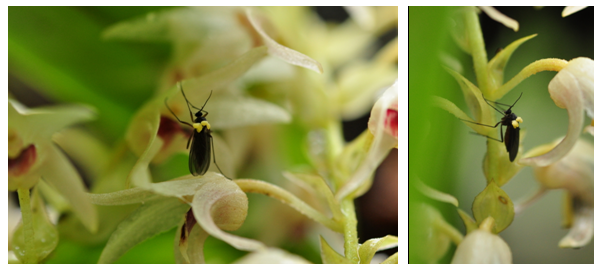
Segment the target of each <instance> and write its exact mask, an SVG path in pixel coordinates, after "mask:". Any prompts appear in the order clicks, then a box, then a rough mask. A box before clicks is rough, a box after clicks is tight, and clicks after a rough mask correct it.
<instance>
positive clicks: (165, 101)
mask: <svg viewBox="0 0 606 272" xmlns="http://www.w3.org/2000/svg"><path fill="white" fill-rule="evenodd" d="M167 101H168V97H167V98H166V99H164V105H166V108H168V110H169V111H170V113H172V114H173V116H174V117H175V118H177V120H178V121H179V122H180V123H181V124H185V125H188V126H190V127H194V126H192V125H191V124H190V123H188V122H184V121H181V119H179V117H177V115H176V114H175V113H174V112H173V110H171V109H170V107H169V106H168V102H167ZM190 114H191V112H190ZM192 122H193V120H192Z"/></svg>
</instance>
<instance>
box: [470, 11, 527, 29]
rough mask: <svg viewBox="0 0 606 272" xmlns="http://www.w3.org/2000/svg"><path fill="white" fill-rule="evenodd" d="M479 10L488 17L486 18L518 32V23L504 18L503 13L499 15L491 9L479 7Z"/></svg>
mask: <svg viewBox="0 0 606 272" xmlns="http://www.w3.org/2000/svg"><path fill="white" fill-rule="evenodd" d="M480 9H481V10H482V11H484V12H485V13H486V15H488V17H490V18H492V19H493V20H495V21H497V22H499V23H501V24H503V25H504V26H506V27H509V28H511V29H513V31H515V32H518V29H519V28H520V24H519V23H518V21H516V20H514V19H511V18H509V17H507V16H505V15H504V14H503V13H500V12H499V11H498V10H496V9H495V8H493V7H480Z"/></svg>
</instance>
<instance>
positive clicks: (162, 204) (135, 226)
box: [99, 198, 190, 263]
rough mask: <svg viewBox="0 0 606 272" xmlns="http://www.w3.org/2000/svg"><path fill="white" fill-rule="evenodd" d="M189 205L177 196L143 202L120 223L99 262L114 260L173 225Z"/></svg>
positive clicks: (179, 220) (177, 222)
mask: <svg viewBox="0 0 606 272" xmlns="http://www.w3.org/2000/svg"><path fill="white" fill-rule="evenodd" d="M189 208H190V206H189V205H187V204H185V203H183V202H181V201H180V200H179V199H177V198H161V199H157V200H153V201H149V202H146V203H144V204H143V205H141V206H140V207H139V208H138V209H137V210H135V211H134V212H133V213H132V214H131V215H130V216H129V217H128V218H126V219H125V220H124V221H122V223H120V225H118V228H117V229H116V231H114V233H113V234H112V236H111V237H110V238H109V241H108V242H107V245H105V248H104V249H103V252H102V253H101V257H100V258H99V263H113V262H115V261H116V260H117V259H118V258H120V256H122V255H123V254H124V253H126V251H128V250H129V249H131V248H132V247H134V246H135V245H137V244H139V243H141V242H143V241H145V240H147V239H149V238H151V237H153V236H155V235H157V234H159V233H162V232H165V231H168V230H170V229H172V228H174V227H175V226H177V224H179V222H181V220H182V219H183V216H184V215H185V212H187V210H188V209H189Z"/></svg>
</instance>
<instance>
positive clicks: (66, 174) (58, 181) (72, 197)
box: [40, 145, 99, 233]
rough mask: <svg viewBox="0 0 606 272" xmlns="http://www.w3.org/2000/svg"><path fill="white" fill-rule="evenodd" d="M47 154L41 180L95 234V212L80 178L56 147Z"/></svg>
mask: <svg viewBox="0 0 606 272" xmlns="http://www.w3.org/2000/svg"><path fill="white" fill-rule="evenodd" d="M47 152H48V157H47V160H46V161H45V163H44V164H43V165H42V166H41V169H40V172H41V174H42V178H43V179H44V181H46V182H47V183H48V184H49V185H50V186H52V187H53V188H55V189H56V190H57V191H58V192H59V193H61V195H62V196H63V197H64V198H65V199H66V200H67V201H68V202H69V203H70V206H71V208H72V210H73V211H74V214H76V216H77V217H78V218H80V220H81V221H82V223H83V224H84V226H85V227H86V228H87V229H88V230H89V231H90V232H92V233H95V232H97V229H98V225H99V222H98V220H99V219H98V217H97V210H96V209H95V207H93V205H92V204H91V203H90V202H89V200H88V198H87V197H86V193H85V192H86V188H85V187H84V183H83V181H82V178H81V177H80V175H79V174H78V172H77V171H76V169H75V168H74V166H73V165H72V164H71V162H70V161H69V160H68V159H67V157H65V155H63V153H62V152H61V151H60V150H59V149H58V148H57V147H55V146H53V145H51V146H50V148H49V149H48V151H47Z"/></svg>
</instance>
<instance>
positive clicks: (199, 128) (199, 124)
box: [164, 83, 225, 176]
mask: <svg viewBox="0 0 606 272" xmlns="http://www.w3.org/2000/svg"><path fill="white" fill-rule="evenodd" d="M179 86H180V88H181V94H182V95H183V98H185V102H187V109H188V110H189V116H190V118H191V121H192V124H190V123H188V122H185V121H181V119H179V117H177V115H176V114H175V113H174V112H173V111H172V110H171V109H170V107H169V106H168V102H167V101H168V97H167V98H166V99H164V104H165V105H166V108H168V110H169V111H170V113H172V114H173V116H174V117H175V118H177V120H178V121H179V122H180V123H182V124H184V125H188V126H190V127H192V128H193V129H194V130H193V131H192V133H191V135H190V136H189V140H188V141H187V148H188V149H189V172H190V173H191V174H192V175H194V176H200V175H204V174H205V173H206V171H207V170H208V167H209V166H210V152H211V149H212V152H213V162H214V163H215V165H216V166H217V169H219V172H221V174H223V171H221V168H219V165H217V161H216V160H215V159H216V156H215V146H214V144H213V136H212V135H211V132H212V131H211V130H210V123H209V122H208V121H207V120H206V115H208V112H207V111H205V110H204V107H205V106H206V103H208V100H209V99H210V97H211V96H212V94H213V91H212V90H211V91H210V94H209V95H208V98H207V99H206V102H204V105H203V106H202V108H198V107H196V106H194V105H192V103H191V102H189V100H187V97H186V96H185V92H183V85H182V84H181V83H179ZM190 106H191V107H192V108H194V109H196V110H198V112H196V114H195V115H196V119H194V114H192V111H191V108H190ZM190 143H191V148H189V147H190V146H189V144H190ZM223 176H225V174H223Z"/></svg>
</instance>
